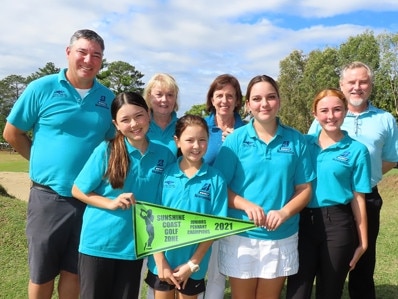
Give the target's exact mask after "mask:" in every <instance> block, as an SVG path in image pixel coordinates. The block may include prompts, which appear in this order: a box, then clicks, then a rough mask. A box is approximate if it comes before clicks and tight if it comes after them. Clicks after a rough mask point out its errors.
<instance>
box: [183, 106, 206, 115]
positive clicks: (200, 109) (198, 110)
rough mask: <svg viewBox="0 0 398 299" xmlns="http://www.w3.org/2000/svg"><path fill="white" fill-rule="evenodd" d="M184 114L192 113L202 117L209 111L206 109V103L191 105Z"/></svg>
mask: <svg viewBox="0 0 398 299" xmlns="http://www.w3.org/2000/svg"><path fill="white" fill-rule="evenodd" d="M185 114H193V115H198V116H202V117H206V116H207V115H209V113H208V112H207V111H206V104H199V105H193V106H192V107H191V109H189V110H188V111H186V112H185Z"/></svg>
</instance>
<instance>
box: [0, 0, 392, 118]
mask: <svg viewBox="0 0 398 299" xmlns="http://www.w3.org/2000/svg"><path fill="white" fill-rule="evenodd" d="M102 2H103V3H102ZM324 2H325V3H324ZM0 26H1V27H0V28H2V34H0V45H1V47H0V79H3V78H4V77H6V76H8V75H10V74H17V75H23V76H27V75H30V74H31V73H33V72H35V71H37V70H38V68H41V67H43V66H44V65H45V64H46V63H47V62H53V63H55V65H56V66H57V67H66V65H67V61H66V56H65V48H66V46H67V44H68V42H69V38H70V36H71V35H72V34H73V32H74V31H76V30H78V29H82V28H90V29H93V30H95V31H97V32H98V33H99V34H100V35H101V36H102V37H103V38H104V40H105V46H106V49H105V58H106V59H107V61H109V62H111V61H117V60H122V61H125V62H128V63H130V64H132V65H134V66H135V67H136V68H137V69H138V70H139V71H140V72H142V73H143V74H144V75H145V76H144V78H143V81H144V82H146V81H147V80H149V78H150V77H151V76H152V75H154V74H155V73H157V72H167V73H169V74H171V75H173V76H174V77H175V78H176V80H177V82H178V84H179V86H180V90H181V92H180V98H179V102H180V111H179V114H182V113H183V112H185V111H186V110H188V109H190V107H191V106H192V105H194V104H201V103H204V101H205V97H206V93H207V89H208V87H209V85H210V83H211V82H212V80H213V79H214V78H215V77H216V76H217V75H219V74H222V73H230V74H232V75H234V76H236V77H237V78H238V79H239V81H240V82H241V85H242V91H243V92H244V93H245V91H246V86H247V83H248V82H249V81H250V79H251V78H252V77H254V76H256V75H258V74H268V75H271V76H273V77H274V78H277V76H278V74H279V61H280V60H282V59H284V58H285V57H286V56H287V55H289V54H290V53H291V52H292V51H293V50H302V51H304V53H309V52H310V51H312V50H315V49H323V48H325V47H327V46H329V47H337V46H339V45H340V44H341V43H343V42H344V41H346V40H347V38H348V37H350V36H355V35H358V34H361V33H363V32H364V31H366V30H370V31H373V32H374V33H375V34H378V33H381V32H393V33H396V32H398V1H396V0H350V1H347V0H334V1H319V0H267V1H265V0H264V1H262V0H245V1H240V0H198V1H187V0H172V1H166V0H155V1H151V0H133V1H132V0H112V1H94V0H68V1H60V0H19V1H15V0H3V2H2V10H1V11H0Z"/></svg>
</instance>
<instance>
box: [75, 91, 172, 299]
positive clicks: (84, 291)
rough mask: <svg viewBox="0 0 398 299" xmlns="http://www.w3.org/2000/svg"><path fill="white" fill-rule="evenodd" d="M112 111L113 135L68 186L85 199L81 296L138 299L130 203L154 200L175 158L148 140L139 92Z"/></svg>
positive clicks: (138, 269)
mask: <svg viewBox="0 0 398 299" xmlns="http://www.w3.org/2000/svg"><path fill="white" fill-rule="evenodd" d="M111 115H112V120H113V124H114V125H115V127H116V129H117V133H116V136H115V138H114V139H113V140H111V141H109V142H103V143H101V144H100V145H99V146H98V147H97V148H96V149H95V151H94V152H93V153H92V155H91V156H90V158H89V160H88V161H87V163H86V165H85V166H84V167H83V169H82V171H81V172H80V174H79V175H78V177H77V178H76V180H75V183H74V186H73V189H72V194H73V196H74V197H76V198H77V199H79V200H81V201H83V202H85V203H87V207H86V210H85V212H84V216H83V226H82V232H81V237H80V245H79V253H80V254H79V275H80V296H81V298H82V299H86V298H96V299H99V298H104V299H108V298H125V299H130V298H138V293H139V285H140V272H141V266H142V260H137V257H136V255H135V248H134V234H133V218H132V217H133V215H132V211H131V205H132V204H134V202H135V200H140V201H149V202H155V201H156V197H157V195H158V193H157V190H158V189H157V188H156V186H158V185H159V183H160V181H161V178H162V175H163V170H164V169H165V167H166V166H167V165H168V164H170V163H172V162H174V161H175V156H174V155H173V153H172V152H171V151H170V150H169V149H168V148H167V147H165V146H163V145H160V144H156V143H152V142H150V141H148V139H147V137H146V133H147V131H148V128H149V122H150V117H149V113H148V106H147V105H146V103H145V100H144V99H143V98H142V96H141V95H139V94H138V93H133V92H126V93H121V94H119V95H118V96H117V97H116V98H115V99H114V101H113V102H112V106H111Z"/></svg>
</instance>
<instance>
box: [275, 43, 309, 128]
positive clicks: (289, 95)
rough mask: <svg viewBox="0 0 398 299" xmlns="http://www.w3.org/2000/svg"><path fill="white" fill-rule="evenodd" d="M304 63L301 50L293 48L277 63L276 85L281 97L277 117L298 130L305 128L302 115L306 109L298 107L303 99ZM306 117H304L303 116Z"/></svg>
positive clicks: (304, 57) (304, 58) (305, 112)
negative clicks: (277, 75) (293, 49)
mask: <svg viewBox="0 0 398 299" xmlns="http://www.w3.org/2000/svg"><path fill="white" fill-rule="evenodd" d="M305 65H306V56H305V55H304V54H303V52H302V51H298V50H295V51H293V52H292V53H291V54H290V55H289V56H288V57H286V58H285V59H283V60H281V61H280V63H279V69H280V71H279V77H278V80H277V81H278V86H279V93H280V97H281V108H280V111H279V117H280V119H281V121H282V122H283V123H284V124H286V125H288V126H292V127H294V128H297V129H298V130H300V131H304V130H305V125H304V123H305V121H303V118H302V116H303V115H306V114H307V113H308V111H304V110H303V109H301V108H299V107H302V106H303V105H302V104H299V103H300V102H302V101H303V95H304V93H303V92H302V81H303V77H304V70H305ZM305 118H306V117H305Z"/></svg>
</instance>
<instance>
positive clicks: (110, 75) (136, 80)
mask: <svg viewBox="0 0 398 299" xmlns="http://www.w3.org/2000/svg"><path fill="white" fill-rule="evenodd" d="M142 77H144V75H143V74H142V73H140V72H139V71H137V70H136V69H135V67H134V66H132V65H130V64H129V63H127V62H123V61H115V62H110V63H109V64H108V63H107V62H106V61H104V62H103V69H102V70H101V71H100V73H99V74H98V75H97V78H98V80H99V81H100V82H101V83H102V84H104V85H105V86H107V87H109V88H110V89H111V90H112V91H113V92H114V93H115V94H119V93H121V92H125V91H136V92H139V93H142V91H143V88H142V86H143V85H144V83H143V82H142V81H141V80H140V79H141V78H142Z"/></svg>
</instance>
